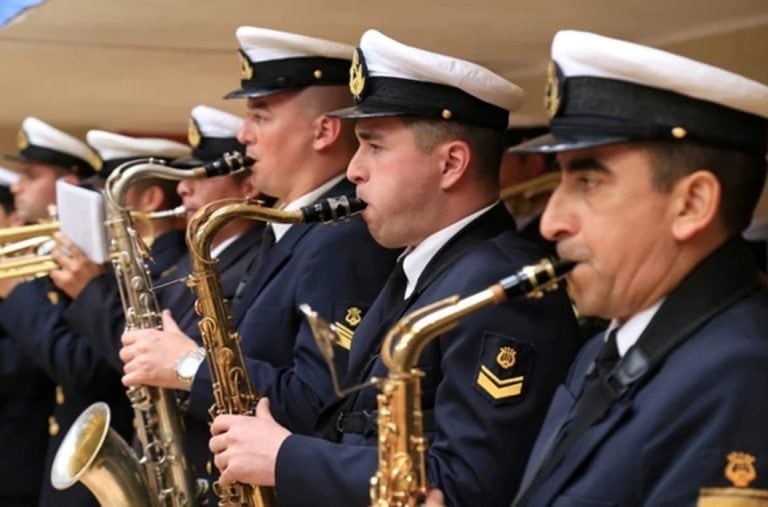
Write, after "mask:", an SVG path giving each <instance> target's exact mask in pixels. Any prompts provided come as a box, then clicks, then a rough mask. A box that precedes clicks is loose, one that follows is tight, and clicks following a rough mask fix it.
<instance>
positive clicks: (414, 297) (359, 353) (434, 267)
mask: <svg viewBox="0 0 768 507" xmlns="http://www.w3.org/2000/svg"><path fill="white" fill-rule="evenodd" d="M510 230H512V231H513V230H515V222H514V221H513V220H512V217H511V216H510V215H509V212H507V210H506V208H504V205H503V204H501V203H499V204H497V205H496V206H494V207H493V208H491V209H490V210H488V211H487V212H486V213H484V214H482V215H481V216H479V217H478V218H477V219H476V220H474V221H472V222H470V223H469V224H468V225H467V226H466V227H464V229H462V230H461V231H459V232H458V234H456V235H455V236H454V237H453V238H451V239H450V240H449V241H448V242H447V243H446V244H445V245H444V246H443V247H442V248H441V249H440V250H438V252H437V253H436V254H435V256H434V257H433V258H432V260H430V261H429V264H427V266H426V268H424V271H423V272H422V273H421V276H420V277H419V280H418V282H417V283H416V288H415V289H414V291H413V293H412V294H411V295H410V296H409V297H408V299H406V300H405V301H403V304H401V305H400V306H399V307H397V308H396V309H395V310H392V311H391V312H390V313H389V314H388V315H381V314H380V313H379V308H378V307H379V305H380V301H379V298H377V299H376V301H375V302H374V305H373V306H372V307H371V311H369V312H368V316H366V318H365V319H363V324H361V327H360V328H358V330H357V332H356V333H355V334H356V336H355V339H356V340H359V342H362V343H361V344H360V345H357V346H356V347H352V350H351V351H350V356H349V368H348V371H349V372H351V373H352V374H353V375H355V376H356V378H355V379H349V380H355V381H357V382H361V381H362V380H363V378H357V377H358V376H360V374H361V373H362V375H364V376H365V375H367V374H368V373H369V372H368V371H362V370H368V369H367V368H363V364H364V363H365V362H369V361H371V358H372V356H374V357H375V356H377V355H378V351H379V348H380V347H381V345H382V341H383V340H384V338H385V336H386V333H387V332H388V331H389V329H390V328H391V327H392V326H393V325H394V324H395V323H396V322H397V320H398V319H399V318H401V317H402V316H403V315H404V314H405V313H406V312H407V311H408V310H409V309H411V308H413V307H418V306H420V305H419V304H418V303H419V298H420V297H421V295H422V294H424V292H425V291H426V290H427V288H429V286H430V285H432V283H434V282H435V280H437V279H438V278H439V277H440V275H441V274H443V272H444V271H445V270H446V269H448V268H449V267H450V266H452V265H453V264H454V263H455V262H456V261H457V260H458V259H459V258H460V257H462V256H464V255H466V254H467V253H468V252H469V251H471V250H472V248H474V247H475V246H476V245H478V244H480V243H482V242H484V241H487V240H489V239H491V238H493V237H495V236H497V235H499V234H501V233H502V232H504V231H510ZM446 297H447V295H446ZM366 321H367V324H366ZM363 325H366V328H368V327H370V328H372V330H371V331H370V332H368V331H367V329H365V328H363V327H362V326H363ZM361 363H363V364H361ZM348 385H349V384H348Z"/></svg>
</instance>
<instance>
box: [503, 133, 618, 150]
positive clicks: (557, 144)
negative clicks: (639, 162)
mask: <svg viewBox="0 0 768 507" xmlns="http://www.w3.org/2000/svg"><path fill="white" fill-rule="evenodd" d="M631 140H632V139H630V138H628V137H621V136H595V137H578V138H577V137H558V136H555V135H554V134H551V133H550V134H544V135H543V136H539V137H535V138H533V139H530V140H528V141H525V142H523V143H520V144H518V145H517V146H513V147H511V148H509V150H507V151H509V152H510V153H560V152H563V151H575V150H585V149H587V148H598V147H600V146H608V145H611V144H618V143H625V142H628V141H631Z"/></svg>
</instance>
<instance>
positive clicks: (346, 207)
mask: <svg viewBox="0 0 768 507" xmlns="http://www.w3.org/2000/svg"><path fill="white" fill-rule="evenodd" d="M366 206H367V204H366V203H365V202H363V201H361V200H360V199H357V198H356V197H347V196H346V195H340V196H337V197H329V198H327V199H323V200H320V201H317V202H316V203H315V204H311V205H309V206H304V207H303V208H301V214H302V217H303V221H304V222H306V223H314V222H322V223H330V222H340V221H342V220H349V218H350V217H352V216H353V215H356V214H358V213H360V212H361V211H363V210H364V209H365V207H366Z"/></svg>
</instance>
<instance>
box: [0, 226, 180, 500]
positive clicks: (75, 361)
mask: <svg viewBox="0 0 768 507" xmlns="http://www.w3.org/2000/svg"><path fill="white" fill-rule="evenodd" d="M182 234H183V232H182ZM176 235H177V233H174V234H173V235H171V236H169V237H166V236H167V235H164V236H161V237H160V238H158V241H156V242H155V244H153V245H152V253H153V255H154V257H155V261H156V263H155V268H156V271H157V272H162V271H164V270H165V269H167V268H168V267H169V265H170V264H171V263H173V262H175V259H176V258H177V257H178V253H179V250H178V249H176V248H175V245H176V244H177V243H176V241H174V240H173V239H174V236H176ZM182 240H183V235H182ZM182 244H183V243H182ZM109 276H112V275H111V274H109ZM89 286H90V285H89ZM108 298H118V296H117V291H116V290H115V291H113V292H111V293H110V292H107V293H106V294H99V295H97V296H96V297H95V299H94V300H93V301H92V302H91V304H90V306H88V307H86V309H87V313H85V314H84V315H83V316H82V318H83V319H84V320H86V321H89V320H91V319H93V320H97V319H98V317H100V316H102V313H101V312H102V311H105V310H103V309H114V308H117V309H119V311H120V313H122V306H120V303H119V298H118V299H117V301H115V300H114V299H111V300H110V299H108ZM78 299H79V298H78ZM68 306H71V303H70V300H69V298H67V297H66V295H64V294H63V293H62V292H60V291H58V290H57V289H56V288H55V287H54V286H53V284H52V283H51V282H50V280H49V279H48V278H42V279H38V280H34V281H32V282H29V283H24V284H21V285H19V286H18V287H16V289H14V291H13V292H12V293H11V294H9V296H8V298H7V299H6V300H4V301H3V303H2V305H0V325H2V326H7V328H8V329H9V330H12V334H13V337H14V338H15V340H16V342H17V343H18V344H19V346H20V347H22V348H23V350H24V353H25V354H26V356H27V358H28V360H31V361H33V362H34V364H35V365H37V366H38V367H40V368H41V369H42V370H43V371H45V372H46V374H47V375H48V376H49V377H50V378H51V379H52V380H53V381H54V382H55V383H57V384H58V386H57V392H56V405H55V407H54V409H53V414H52V415H51V414H50V412H49V413H48V414H47V415H46V419H45V420H46V421H48V416H50V417H51V419H50V425H49V430H50V432H51V433H52V435H51V438H50V442H49V443H48V447H47V458H46V466H45V471H44V473H43V474H42V476H41V477H40V481H41V486H42V495H41V498H40V505H41V506H44V507H48V506H65V507H67V506H73V507H74V506H78V507H79V506H87V505H97V503H96V500H95V499H94V498H93V497H92V495H91V494H90V493H89V492H88V491H87V489H86V488H85V487H84V486H82V485H81V484H79V483H78V484H76V485H74V486H73V487H71V488H69V489H67V490H65V491H56V490H55V489H53V487H52V486H51V484H50V479H49V476H50V466H51V462H52V460H53V457H54V456H55V453H56V451H57V450H58V448H59V444H60V442H61V440H62V439H63V437H64V435H66V432H67V430H68V429H69V427H70V426H71V424H72V423H73V422H74V420H75V419H76V418H77V417H78V416H79V415H80V414H81V413H82V411H83V410H85V409H86V408H87V407H88V406H90V405H91V404H92V403H94V402H96V401H106V402H107V403H108V404H109V405H110V408H111V410H112V415H111V421H112V427H113V428H115V430H117V431H118V433H120V434H121V435H122V436H123V438H125V439H126V440H127V441H130V439H131V435H132V433H133V429H132V426H131V419H132V416H133V412H132V410H131V408H130V405H129V403H128V399H127V398H126V395H125V388H124V387H123V386H122V384H121V382H120V377H121V374H122V369H120V370H115V369H114V367H113V365H111V364H110V363H109V362H108V361H106V359H105V358H104V357H102V356H101V355H99V354H98V353H97V352H96V350H95V349H94V348H93V347H92V346H91V343H92V341H91V340H90V339H89V337H86V336H84V335H83V334H81V333H79V332H78V331H76V330H75V329H73V326H72V325H70V322H69V320H65V318H64V312H65V309H67V307H68ZM121 333H122V329H121ZM118 340H119V335H118Z"/></svg>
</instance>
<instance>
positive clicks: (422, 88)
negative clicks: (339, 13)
mask: <svg viewBox="0 0 768 507" xmlns="http://www.w3.org/2000/svg"><path fill="white" fill-rule="evenodd" d="M349 88H350V91H351V92H352V95H353V98H354V102H355V106H354V107H352V108H348V109H342V110H340V111H335V112H334V113H332V114H333V115H335V116H339V117H341V118H367V117H377V116H416V117H422V118H430V119H443V120H453V121H457V122H461V123H467V124H471V125H476V126H481V127H488V128H492V129H496V130H504V129H506V128H507V127H508V126H509V124H510V120H511V113H513V112H515V111H517V110H518V109H520V107H521V106H522V104H523V101H524V99H525V94H524V92H523V90H522V89H521V88H520V87H519V86H517V85H516V84H514V83H511V82H510V81H508V80H506V79H504V78H503V77H501V76H499V75H498V74H496V73H494V72H492V71H490V70H489V69H486V68H485V67H482V66H480V65H477V64H475V63H472V62H468V61H466V60H460V59H458V58H454V57H451V56H447V55H441V54H438V53H433V52H431V51H426V50H424V49H419V48H415V47H412V46H408V45H405V44H403V43H401V42H398V41H396V40H394V39H392V38H390V37H387V36H386V35H384V34H383V33H381V32H379V31H377V30H368V31H366V32H365V33H364V34H363V36H362V37H361V39H360V46H359V48H358V49H357V50H356V52H355V54H354V55H353V58H352V67H351V69H350V80H349Z"/></svg>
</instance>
